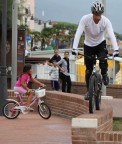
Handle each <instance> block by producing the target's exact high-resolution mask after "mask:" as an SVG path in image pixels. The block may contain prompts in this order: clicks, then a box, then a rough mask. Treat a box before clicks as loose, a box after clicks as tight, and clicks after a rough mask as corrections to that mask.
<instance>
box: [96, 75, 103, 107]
mask: <svg viewBox="0 0 122 144" xmlns="http://www.w3.org/2000/svg"><path fill="white" fill-rule="evenodd" d="M101 95H102V78H101V75H100V74H97V81H96V99H95V105H96V110H100V106H101Z"/></svg>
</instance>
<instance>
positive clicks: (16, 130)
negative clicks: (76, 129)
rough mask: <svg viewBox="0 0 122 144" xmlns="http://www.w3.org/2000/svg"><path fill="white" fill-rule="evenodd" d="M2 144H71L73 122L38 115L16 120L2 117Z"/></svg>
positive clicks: (0, 133)
mask: <svg viewBox="0 0 122 144" xmlns="http://www.w3.org/2000/svg"><path fill="white" fill-rule="evenodd" d="M0 144H71V120H69V119H65V118H61V117H57V116H52V117H51V118H50V119H48V120H44V119H42V118H41V117H40V116H39V115H38V114H37V113H30V114H27V115H23V114H21V115H20V116H19V117H18V118H17V119H15V120H8V119H6V118H4V117H0Z"/></svg>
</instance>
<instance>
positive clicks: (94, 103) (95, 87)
mask: <svg viewBox="0 0 122 144" xmlns="http://www.w3.org/2000/svg"><path fill="white" fill-rule="evenodd" d="M90 58H91V59H92V60H93V64H94V65H93V71H92V74H91V76H90V79H89V113H93V112H94V109H95V107H96V110H100V106H101V95H102V85H103V82H102V77H101V74H100V69H98V70H97V69H96V60H100V59H103V58H100V57H97V56H91V57H90Z"/></svg>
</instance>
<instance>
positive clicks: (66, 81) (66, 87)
mask: <svg viewBox="0 0 122 144" xmlns="http://www.w3.org/2000/svg"><path fill="white" fill-rule="evenodd" d="M60 65H61V71H60V78H61V81H62V92H67V93H70V92H71V85H72V83H71V78H70V63H69V52H68V51H65V52H64V58H63V59H61V60H60V61H59V62H57V66H60Z"/></svg>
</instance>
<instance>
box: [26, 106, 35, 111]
mask: <svg viewBox="0 0 122 144" xmlns="http://www.w3.org/2000/svg"><path fill="white" fill-rule="evenodd" d="M26 108H27V110H28V111H34V109H33V108H31V107H26Z"/></svg>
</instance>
